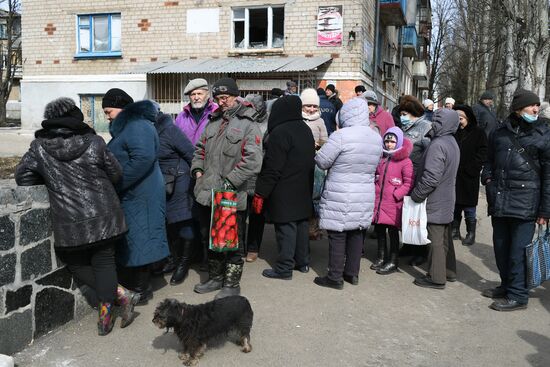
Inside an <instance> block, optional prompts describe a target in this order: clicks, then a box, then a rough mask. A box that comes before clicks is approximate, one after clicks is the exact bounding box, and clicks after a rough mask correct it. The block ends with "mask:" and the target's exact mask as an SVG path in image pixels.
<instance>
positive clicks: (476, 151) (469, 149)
mask: <svg viewBox="0 0 550 367" xmlns="http://www.w3.org/2000/svg"><path fill="white" fill-rule="evenodd" d="M474 121H475V120H474ZM455 139H456V143H457V144H458V147H459V149H460V164H459V166H458V172H457V175H456V205H462V206H467V207H472V206H477V201H478V197H479V177H480V175H481V168H482V167H483V162H485V160H486V159H487V137H486V136H485V132H484V131H483V130H482V129H481V128H479V127H477V125H476V123H475V122H474V123H471V122H469V123H468V125H466V127H465V128H464V129H461V128H459V129H458V130H457V131H456V133H455Z"/></svg>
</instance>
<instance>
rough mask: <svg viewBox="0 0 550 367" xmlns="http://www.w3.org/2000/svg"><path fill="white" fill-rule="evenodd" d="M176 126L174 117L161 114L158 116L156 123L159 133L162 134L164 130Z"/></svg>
mask: <svg viewBox="0 0 550 367" xmlns="http://www.w3.org/2000/svg"><path fill="white" fill-rule="evenodd" d="M173 124H174V119H173V118H172V116H170V115H168V114H166V113H162V112H160V113H159V114H157V117H156V121H155V128H156V129H157V131H158V133H159V134H160V133H161V132H162V131H163V130H164V129H166V128H167V127H169V126H171V125H173Z"/></svg>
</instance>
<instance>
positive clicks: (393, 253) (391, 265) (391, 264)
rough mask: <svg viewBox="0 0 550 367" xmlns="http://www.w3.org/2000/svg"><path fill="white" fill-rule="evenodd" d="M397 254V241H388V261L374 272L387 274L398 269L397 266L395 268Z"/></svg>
mask: <svg viewBox="0 0 550 367" xmlns="http://www.w3.org/2000/svg"><path fill="white" fill-rule="evenodd" d="M398 256H399V242H397V243H391V242H390V261H388V262H386V263H385V264H384V266H382V267H380V268H379V269H378V270H376V273H377V274H381V275H388V274H391V273H395V272H396V271H398V268H397V264H398V263H397V261H398V260H397V259H398Z"/></svg>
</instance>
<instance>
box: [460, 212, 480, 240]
mask: <svg viewBox="0 0 550 367" xmlns="http://www.w3.org/2000/svg"><path fill="white" fill-rule="evenodd" d="M476 224H477V220H476V219H468V218H466V237H465V238H464V240H462V244H463V245H464V246H471V245H473V244H474V243H475V242H476Z"/></svg>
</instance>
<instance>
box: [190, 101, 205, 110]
mask: <svg viewBox="0 0 550 367" xmlns="http://www.w3.org/2000/svg"><path fill="white" fill-rule="evenodd" d="M204 106H206V101H204V102H197V103H195V102H193V101H191V107H193V108H194V109H196V110H200V109H201V108H203V107H204Z"/></svg>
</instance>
